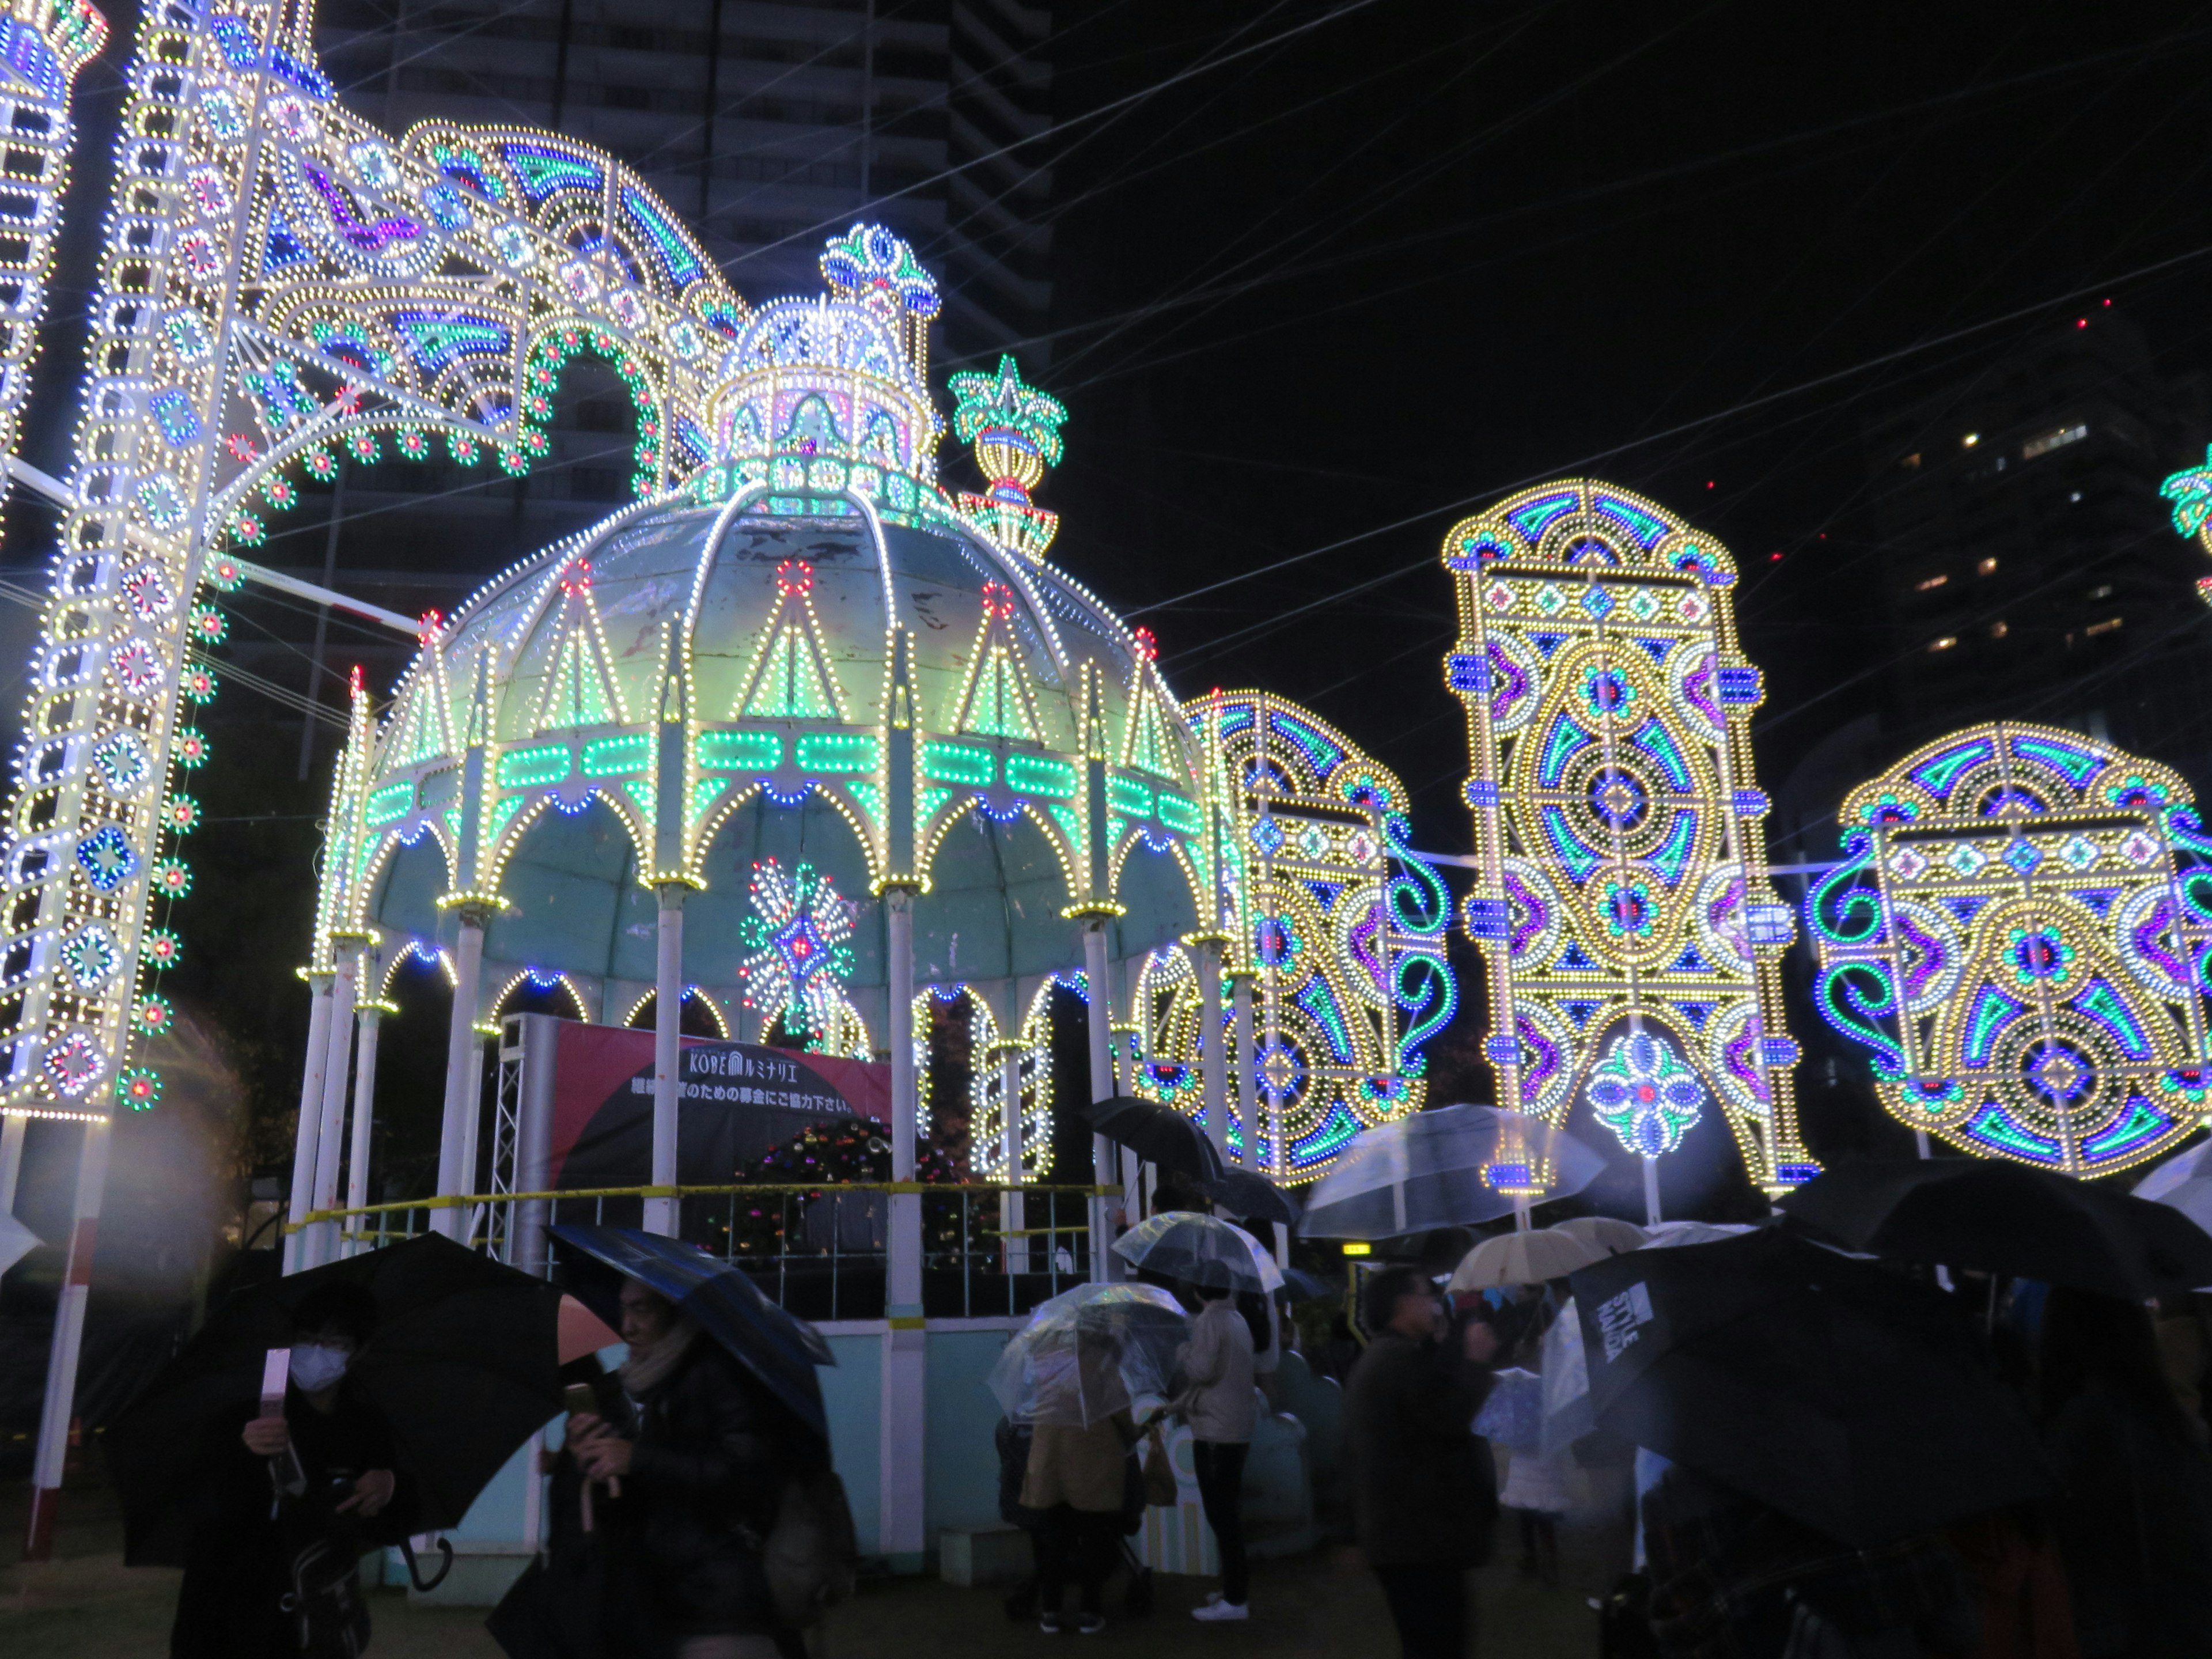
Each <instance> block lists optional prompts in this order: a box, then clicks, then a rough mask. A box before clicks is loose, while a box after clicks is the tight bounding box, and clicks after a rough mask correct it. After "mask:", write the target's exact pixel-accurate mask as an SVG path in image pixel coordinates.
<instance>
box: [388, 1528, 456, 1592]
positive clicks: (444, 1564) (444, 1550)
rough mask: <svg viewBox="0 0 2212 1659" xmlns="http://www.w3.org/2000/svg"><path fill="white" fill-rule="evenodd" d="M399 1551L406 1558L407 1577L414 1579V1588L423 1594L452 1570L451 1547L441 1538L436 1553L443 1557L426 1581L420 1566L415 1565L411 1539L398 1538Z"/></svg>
mask: <svg viewBox="0 0 2212 1659" xmlns="http://www.w3.org/2000/svg"><path fill="white" fill-rule="evenodd" d="M399 1553H400V1554H401V1555H402V1556H403V1557H404V1558H405V1559H406V1562H407V1576H408V1577H409V1578H410V1579H412V1580H413V1581H414V1583H415V1588H416V1589H418V1590H420V1591H421V1592H422V1594H423V1595H428V1594H429V1593H430V1592H431V1591H432V1590H434V1589H437V1588H438V1586H439V1585H441V1584H442V1583H445V1582H446V1575H447V1573H449V1572H451V1571H453V1546H452V1545H451V1544H449V1543H447V1541H445V1540H444V1539H442V1538H441V1539H440V1540H439V1541H438V1553H439V1554H440V1555H441V1556H443V1557H444V1558H445V1559H443V1560H442V1561H441V1562H440V1563H439V1564H438V1571H437V1573H436V1575H435V1577H432V1578H431V1579H430V1581H429V1582H428V1583H424V1582H423V1580H422V1568H420V1567H419V1566H417V1565H416V1562H415V1545H414V1541H412V1540H411V1539H406V1538H403V1539H401V1540H400V1541H399Z"/></svg>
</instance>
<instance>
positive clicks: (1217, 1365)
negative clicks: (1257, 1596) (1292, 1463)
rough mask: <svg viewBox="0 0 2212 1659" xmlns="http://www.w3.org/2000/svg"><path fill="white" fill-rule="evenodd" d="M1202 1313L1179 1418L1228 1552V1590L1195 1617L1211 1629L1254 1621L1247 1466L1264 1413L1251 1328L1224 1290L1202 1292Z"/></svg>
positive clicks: (1216, 1532) (1185, 1359) (1210, 1519)
mask: <svg viewBox="0 0 2212 1659" xmlns="http://www.w3.org/2000/svg"><path fill="white" fill-rule="evenodd" d="M1198 1294H1199V1297H1200V1299H1201V1302H1202V1304H1203V1305H1202V1306H1201V1307H1200V1309H1199V1314H1198V1320H1197V1322H1196V1323H1195V1324H1194V1325H1193V1326H1192V1328H1191V1334H1190V1341H1189V1343H1188V1345H1186V1346H1185V1347H1184V1349H1183V1354H1182V1372H1183V1376H1184V1379H1185V1387H1184V1389H1183V1390H1182V1393H1181V1394H1179V1395H1176V1399H1175V1403H1174V1407H1173V1409H1174V1410H1175V1412H1176V1415H1178V1416H1180V1417H1182V1419H1185V1420H1186V1421H1188V1423H1189V1425H1190V1433H1191V1448H1190V1450H1191V1461H1192V1462H1193V1463H1194V1464H1195V1466H1196V1468H1197V1474H1198V1496H1199V1500H1200V1503H1202V1504H1204V1505H1205V1506H1206V1525H1208V1526H1210V1527H1212V1528H1213V1537H1214V1541H1215V1542H1216V1543H1217V1544H1218V1545H1219V1547H1220V1549H1221V1589H1220V1590H1219V1591H1218V1593H1217V1594H1216V1595H1214V1596H1213V1597H1212V1599H1210V1600H1209V1601H1207V1602H1206V1605H1205V1606H1204V1607H1196V1608H1194V1609H1193V1610H1192V1612H1191V1617H1192V1618H1194V1619H1199V1620H1205V1621H1206V1622H1207V1623H1209V1624H1211V1623H1214V1622H1216V1621H1219V1620H1238V1619H1245V1618H1249V1617H1250V1610H1249V1607H1248V1606H1247V1597H1248V1596H1249V1593H1250V1577H1249V1572H1248V1571H1247V1569H1246V1566H1245V1560H1244V1459H1245V1456H1246V1455H1247V1454H1248V1453H1249V1452H1250V1450H1251V1449H1252V1428H1253V1425H1254V1424H1255V1422H1256V1421H1257V1420H1258V1417H1259V1408H1258V1407H1257V1406H1256V1405H1255V1402H1254V1398H1253V1386H1252V1384H1253V1376H1252V1328H1251V1327H1250V1326H1249V1325H1248V1324H1246V1323H1245V1322H1244V1316H1243V1314H1241V1313H1239V1312H1237V1302H1236V1299H1235V1298H1234V1297H1231V1295H1230V1293H1229V1291H1228V1289H1227V1288H1226V1287H1225V1286H1224V1287H1222V1288H1219V1289H1215V1288H1212V1287H1200V1289H1199V1291H1198Z"/></svg>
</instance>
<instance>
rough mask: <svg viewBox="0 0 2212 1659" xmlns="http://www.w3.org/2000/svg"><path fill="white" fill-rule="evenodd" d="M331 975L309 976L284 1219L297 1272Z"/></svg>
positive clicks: (309, 1203) (309, 1202)
mask: <svg viewBox="0 0 2212 1659" xmlns="http://www.w3.org/2000/svg"><path fill="white" fill-rule="evenodd" d="M307 985H308V987H309V988H310V989H311V990H312V991H313V994H314V1000H313V1002H312V1003H310V1004H309V1005H308V1011H307V1066H306V1069H305V1070H304V1071H303V1072H302V1073H301V1076H300V1122H299V1127H298V1128H297V1129H296V1130H295V1132H294V1133H293V1137H292V1198H291V1202H290V1205H289V1206H288V1210H287V1213H286V1215H285V1218H284V1222H285V1232H284V1271H285V1272H286V1273H297V1272H299V1271H300V1269H301V1267H303V1266H305V1265H306V1251H307V1237H306V1236H305V1235H304V1234H302V1233H301V1231H299V1228H300V1226H301V1219H300V1218H301V1217H302V1216H304V1215H306V1214H307V1212H308V1211H309V1210H311V1209H313V1208H314V1192H315V1135H316V1132H317V1130H318V1129H319V1127H320V1125H321V1123H322V1115H323V1068H324V1067H325V1066H327V1065H329V1063H330V1048H331V975H328V974H310V975H307Z"/></svg>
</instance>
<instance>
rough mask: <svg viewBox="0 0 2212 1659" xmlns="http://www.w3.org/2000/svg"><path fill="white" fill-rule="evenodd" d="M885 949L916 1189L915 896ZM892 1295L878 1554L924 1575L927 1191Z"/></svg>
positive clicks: (898, 1244)
mask: <svg viewBox="0 0 2212 1659" xmlns="http://www.w3.org/2000/svg"><path fill="white" fill-rule="evenodd" d="M884 933H885V935H886V937H885V940H884V945H885V949H886V954H887V955H888V957H889V958H890V960H889V962H888V963H886V966H887V967H888V969H890V972H889V975H888V977H889V979H890V1020H889V1021H888V1022H887V1023H888V1024H889V1025H890V1048H891V1179H892V1180H893V1181H895V1182H911V1181H912V1180H913V1179H914V1171H915V1131H916V1128H917V1124H918V1119H919V1116H920V1113H921V1096H920V1093H919V1091H917V1089H916V1087H915V1066H914V890H913V889H912V888H909V887H892V888H888V889H886V890H884ZM885 1242H886V1243H887V1245H888V1247H889V1255H890V1260H889V1262H888V1264H887V1267H886V1273H885V1279H886V1280H887V1285H886V1288H887V1290H888V1291H889V1295H888V1297H886V1299H885V1303H886V1305H885V1307H884V1313H885V1315H886V1317H885V1319H884V1371H883V1397H882V1402H881V1413H880V1415H879V1418H878V1425H877V1426H878V1447H879V1451H878V1468H879V1469H880V1470H881V1472H882V1473H881V1480H882V1487H881V1496H880V1499H879V1508H878V1511H877V1525H878V1533H879V1537H878V1548H880V1549H881V1550H882V1552H883V1553H884V1555H885V1556H887V1557H889V1558H890V1560H891V1563H892V1565H893V1566H894V1568H895V1569H896V1570H901V1571H908V1570H919V1569H920V1567H921V1562H922V1555H923V1552H924V1550H925V1548H926V1547H927V1533H926V1531H925V1516H924V1510H923V1493H924V1490H925V1486H924V1482H925V1479H926V1474H927V1465H926V1463H925V1462H924V1455H923V1449H922V1445H923V1437H924V1435H925V1433H926V1431H927V1426H928V1415H927V1406H926V1401H927V1392H928V1390H927V1377H926V1374H925V1365H926V1360H927V1352H928V1351H927V1342H928V1334H927V1330H926V1328H925V1327H924V1325H923V1320H922V1310H921V1194H919V1193H894V1194H891V1200H890V1236H889V1237H888V1238H887V1240H886V1241H885Z"/></svg>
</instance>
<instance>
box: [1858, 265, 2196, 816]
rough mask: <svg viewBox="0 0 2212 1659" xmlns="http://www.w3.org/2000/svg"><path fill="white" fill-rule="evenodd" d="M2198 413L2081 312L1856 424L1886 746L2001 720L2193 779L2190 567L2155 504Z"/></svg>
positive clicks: (2127, 334)
mask: <svg viewBox="0 0 2212 1659" xmlns="http://www.w3.org/2000/svg"><path fill="white" fill-rule="evenodd" d="M2202 402H2203V398H2202V390H2201V387H2200V386H2198V385H2197V383H2196V382H2195V381H2194V380H2191V379H2186V378H2185V379H2181V380H2175V379H2172V378H2170V377H2168V376H2167V375H2166V374H2162V373H2161V372H2160V368H2159V367H2158V365H2157V364H2156V363H2155V362H2154V359H2153V357H2152V355H2151V352H2150V350H2149V349H2148V345H2147V343H2146V342H2145V341H2144V338H2143V337H2142V332H2141V331H2139V330H2138V329H2137V328H2136V326H2135V325H2133V324H2132V323H2131V322H2130V321H2129V320H2128V319H2126V318H2124V317H2123V316H2121V315H2120V314H2118V312H2117V311H2116V310H2115V309H2114V308H2113V307H2111V306H2109V305H2099V306H2097V307H2095V308H2094V309H2093V310H2091V311H2089V312H2087V313H2081V314H2078V315H2075V316H2069V317H2066V318H2064V319H2063V320H2061V321H2055V322H2053V323H2051V324H2049V325H2045V327H2044V328H2043V330H2042V331H2040V332H2039V334H2038V335H2037V336H2036V337H2034V338H2033V339H2032V340H2031V341H2029V342H2028V343H2026V344H2024V345H2023V346H2021V348H2020V349H2017V350H2015V351H2013V352H2011V353H2008V354H2007V355H2006V356H2002V357H2001V358H1999V359H1998V360H1997V361H1996V362H1992V363H1991V364H1990V366H1989V367H1988V368H1985V369H1984V370H1983V371H1981V372H1980V373H1979V374H1975V375H1973V376H1972V377H1971V378H1969V379H1967V380H1963V381H1960V382H1958V383H1956V384H1954V385H1953V386H1948V387H1946V388H1945V389H1944V390H1943V391H1942V392H1939V393H1937V394H1936V395H1934V396H1932V397H1929V398H1926V399H1924V400H1923V401H1922V402H1920V403H1918V404H1915V405H1914V406H1913V407H1911V409H1909V410H1904V411H1902V412H1900V413H1899V414H1898V415H1896V416H1893V417H1892V418H1890V419H1887V420H1885V421H1883V422H1880V423H1879V424H1877V425H1875V427H1873V428H1870V429H1869V433H1868V439H1867V447H1868V456H1869V468H1870V484H1869V492H1868V495H1869V512H1868V517H1869V520H1870V522H1871V526H1872V529H1873V533H1874V537H1875V542H1876V544H1877V546H1878V548H1879V559H1878V564H1877V567H1876V568H1878V571H1879V575H1878V578H1877V580H1879V581H1880V582H1881V587H1882V592H1883V599H1884V602H1885V605H1886V606H1887V611H1888V618H1889V650H1890V653H1891V654H1892V656H1893V659H1894V660H1893V663H1892V664H1891V665H1890V666H1889V667H1888V668H1887V670H1886V671H1884V672H1883V673H1882V675H1881V685H1882V688H1883V693H1884V697H1885V702H1884V704H1883V708H1882V720H1881V726H1882V728H1883V730H1882V736H1883V739H1884V741H1885V743H1886V744H1887V745H1888V746H1889V747H1892V748H1894V749H1896V750H1899V752H1903V751H1904V750H1905V749H1907V748H1910V747H1911V744H1915V743H1917V742H1920V741H1922V740H1924V739H1925V738H1929V737H1933V736H1935V735H1937V734H1938V733H1940V732H1944V731H1947V730H1949V729H1951V728H1953V727H1955V726H1964V725H1966V724H1968V723H1969V722H1971V721H1975V720H1989V719H1993V718H1996V717H1998V716H2001V715H2002V716H2006V717H2008V718H2013V719H2021V720H2041V721H2045V722H2046V723H2048V724H2051V725H2055V726H2069V727H2073V728H2075V729H2077V730H2080V731H2081V732H2085V733H2087V735H2089V736H2092V737H2095V738H2106V739H2109V740H2110V741H2112V742H2113V743H2116V744H2118V745H2119V746H2120V747H2122V748H2124V749H2127V750H2132V751H2135V752H2137V753H2142V754H2145V755H2148V756H2151V757H2154V758H2157V759H2160V760H2163V761H2166V762H2167V763H2170V764H2172V765H2175V766H2177V767H2179V768H2180V769H2183V770H2184V771H2185V772H2192V773H2195V774H2197V775H2199V776H2204V775H2207V768H2208V766H2212V720H2208V719H2207V718H2206V713H2205V711H2206V708H2207V702H2206V699H2207V694H2208V693H2212V659H2208V658H2207V655H2206V649H2205V647H2206V646H2207V644H2208V639H2207V633H2208V629H2212V616H2208V614H2207V612H2206V610H2205V607H2204V606H2203V605H2202V604H2201V603H2199V601H2198V599H2197V593H2196V586H2195V584H2196V579H2197V577H2198V576H2199V575H2201V574H2206V572H2205V570H2204V568H2203V564H2204V561H2203V555H2202V554H2201V553H2200V552H2198V551H2197V549H2196V547H2195V546H2194V544H2191V543H2188V542H2185V541H2183V540H2182V539H2181V538H2179V537H2178V536H2176V535H2175V534H2174V532H2173V528H2172V523H2171V520H2169V518H2168V515H2167V511H2166V502H2164V501H2161V500H2160V497H2159V485H2160V483H2161V482H2162V481H2163V480H2164V479H2165V477H2166V475H2167V474H2169V473H2171V472H2172V471H2175V470H2176V469H2177V468H2178V467H2181V466H2185V465H2188V464H2189V463H2190V462H2191V459H2194V458H2195V457H2196V456H2197V454H2199V453H2201V452H2202V449H2203V443H2204V438H2205V428H2204V413H2203V408H2202Z"/></svg>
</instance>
